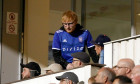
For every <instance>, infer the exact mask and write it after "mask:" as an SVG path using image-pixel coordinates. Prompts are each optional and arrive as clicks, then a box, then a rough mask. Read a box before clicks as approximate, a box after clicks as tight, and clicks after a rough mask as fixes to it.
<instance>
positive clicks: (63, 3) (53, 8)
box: [48, 0, 71, 65]
mask: <svg viewBox="0 0 140 84" xmlns="http://www.w3.org/2000/svg"><path fill="white" fill-rule="evenodd" d="M70 9H71V0H59V1H58V0H50V12H49V18H50V21H49V26H50V29H49V53H48V65H50V64H52V63H53V62H54V61H53V55H52V41H53V34H54V33H55V31H57V30H58V29H59V28H60V27H61V26H62V23H61V16H62V13H63V12H64V11H67V10H70Z"/></svg>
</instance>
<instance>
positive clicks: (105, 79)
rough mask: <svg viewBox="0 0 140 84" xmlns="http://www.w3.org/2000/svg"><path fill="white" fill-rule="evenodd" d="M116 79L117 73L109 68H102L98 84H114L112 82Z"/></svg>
mask: <svg viewBox="0 0 140 84" xmlns="http://www.w3.org/2000/svg"><path fill="white" fill-rule="evenodd" d="M115 77H116V74H115V72H114V71H113V70H112V69H110V68H107V67H103V68H101V69H100V70H99V71H98V73H97V75H96V77H95V81H96V83H103V84H112V80H113V79H114V78H115Z"/></svg>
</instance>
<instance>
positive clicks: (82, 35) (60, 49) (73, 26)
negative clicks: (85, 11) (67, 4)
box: [52, 11, 98, 69]
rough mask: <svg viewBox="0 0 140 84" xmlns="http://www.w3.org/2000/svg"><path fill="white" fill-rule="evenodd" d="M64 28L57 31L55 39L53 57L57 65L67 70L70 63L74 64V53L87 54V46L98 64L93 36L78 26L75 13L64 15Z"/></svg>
mask: <svg viewBox="0 0 140 84" xmlns="http://www.w3.org/2000/svg"><path fill="white" fill-rule="evenodd" d="M61 21H62V25H63V26H62V27H61V28H60V30H58V31H56V32H55V34H54V38H53V44H52V49H53V57H54V60H55V62H56V63H58V64H61V66H62V67H63V68H64V69H66V66H67V65H68V64H69V63H72V59H73V57H72V56H71V54H72V53H75V52H85V46H87V48H88V51H89V54H90V56H91V57H92V60H93V62H95V63H97V62H98V59H97V56H96V52H95V50H94V48H95V47H94V45H93V44H92V43H91V42H92V41H93V39H92V36H91V34H90V32H89V31H88V30H84V29H83V27H82V26H81V25H80V24H78V18H77V15H76V13H75V12H73V11H66V12H64V13H63V15H62V20H61ZM70 65H71V64H70Z"/></svg>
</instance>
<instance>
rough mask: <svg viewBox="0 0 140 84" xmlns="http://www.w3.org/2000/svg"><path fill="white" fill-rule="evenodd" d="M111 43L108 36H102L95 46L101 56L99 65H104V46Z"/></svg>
mask: <svg viewBox="0 0 140 84" xmlns="http://www.w3.org/2000/svg"><path fill="white" fill-rule="evenodd" d="M109 41H111V40H110V38H109V37H108V36H106V35H102V34H100V35H99V36H98V37H97V38H96V40H95V42H94V44H95V50H96V53H97V55H99V64H104V44H103V43H105V42H109Z"/></svg>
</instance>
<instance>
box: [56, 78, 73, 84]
mask: <svg viewBox="0 0 140 84" xmlns="http://www.w3.org/2000/svg"><path fill="white" fill-rule="evenodd" d="M59 84H72V81H71V80H69V79H61V80H60V83H59Z"/></svg>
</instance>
